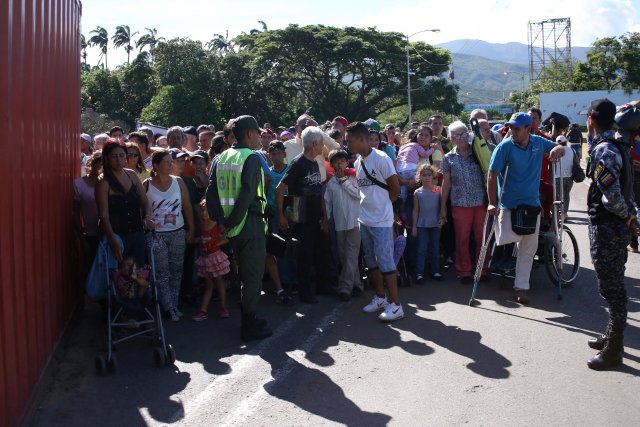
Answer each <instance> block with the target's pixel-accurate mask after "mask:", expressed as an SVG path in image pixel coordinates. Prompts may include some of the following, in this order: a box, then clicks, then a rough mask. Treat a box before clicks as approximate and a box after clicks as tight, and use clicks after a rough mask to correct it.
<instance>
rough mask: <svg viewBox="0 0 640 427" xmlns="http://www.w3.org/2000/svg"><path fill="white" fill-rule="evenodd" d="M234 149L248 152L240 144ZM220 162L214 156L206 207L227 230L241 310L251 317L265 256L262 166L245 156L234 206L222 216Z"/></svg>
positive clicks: (258, 295) (257, 160)
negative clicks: (235, 270)
mask: <svg viewBox="0 0 640 427" xmlns="http://www.w3.org/2000/svg"><path fill="white" fill-rule="evenodd" d="M234 148H235V149H238V150H239V149H247V150H248V148H247V147H246V146H243V145H241V144H238V145H237V146H236V147H234ZM223 154H224V153H223ZM219 162H220V157H217V158H216V159H214V163H213V164H212V165H211V175H210V180H209V187H208V188H207V193H206V200H207V208H208V211H209V216H210V217H211V218H212V219H213V220H214V221H216V222H217V223H219V224H222V225H224V227H225V228H226V229H227V230H228V234H229V235H228V238H229V244H230V245H231V248H232V249H233V255H234V257H235V259H236V261H237V263H238V273H239V276H240V280H241V282H242V311H243V314H244V315H246V316H254V315H255V313H256V307H257V306H258V301H259V299H260V292H261V288H262V277H263V275H264V260H265V257H266V228H265V227H266V223H265V219H264V215H263V214H264V198H263V197H260V196H259V194H264V190H263V191H260V190H259V189H260V188H263V186H264V180H263V176H262V165H261V163H260V159H259V158H258V156H257V155H255V154H252V155H249V156H247V157H246V159H245V161H244V164H243V165H242V172H241V175H240V188H239V192H238V193H237V197H235V198H234V202H233V207H232V208H231V209H229V208H227V211H228V212H229V213H228V214H227V215H225V212H224V210H223V206H222V204H221V202H220V194H221V193H225V188H224V185H225V184H224V183H221V182H219V179H218V175H219V174H220V170H219ZM221 184H222V186H221ZM243 221H244V225H243V224H242V222H243ZM234 229H235V230H234ZM235 233H237V234H235ZM231 234H235V235H231Z"/></svg>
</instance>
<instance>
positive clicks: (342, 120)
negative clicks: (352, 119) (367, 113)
mask: <svg viewBox="0 0 640 427" xmlns="http://www.w3.org/2000/svg"><path fill="white" fill-rule="evenodd" d="M333 121H334V122H335V121H338V122H340V123H342V126H347V125H349V120H347V119H345V118H344V117H342V116H337V117H335V118H334V119H333Z"/></svg>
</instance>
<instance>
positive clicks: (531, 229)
mask: <svg viewBox="0 0 640 427" xmlns="http://www.w3.org/2000/svg"><path fill="white" fill-rule="evenodd" d="M540 211H541V209H540V206H529V205H520V206H518V207H517V208H515V209H511V229H512V230H513V232H514V233H516V234H518V235H520V236H527V235H529V234H533V233H535V232H536V225H537V224H538V215H540Z"/></svg>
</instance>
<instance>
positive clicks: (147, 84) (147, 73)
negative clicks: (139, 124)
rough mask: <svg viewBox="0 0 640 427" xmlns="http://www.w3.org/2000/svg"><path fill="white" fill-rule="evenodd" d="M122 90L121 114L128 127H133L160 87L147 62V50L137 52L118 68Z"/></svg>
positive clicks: (153, 71) (154, 73)
mask: <svg viewBox="0 0 640 427" xmlns="http://www.w3.org/2000/svg"><path fill="white" fill-rule="evenodd" d="M118 77H119V79H120V84H121V90H122V105H121V108H122V116H123V119H124V120H126V122H127V124H128V125H129V126H130V127H132V128H133V127H134V124H135V121H136V119H139V118H140V115H141V113H142V109H143V108H144V107H145V106H147V105H148V104H149V103H150V102H151V99H152V98H153V96H154V95H155V94H156V93H158V90H159V89H160V80H159V79H158V76H157V74H156V72H155V70H154V69H153V67H152V66H151V64H150V63H149V56H148V53H147V52H142V53H141V54H139V55H138V56H137V57H136V58H135V59H134V60H133V62H132V63H131V65H125V66H124V67H122V68H121V69H120V70H118Z"/></svg>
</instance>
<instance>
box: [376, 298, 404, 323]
mask: <svg viewBox="0 0 640 427" xmlns="http://www.w3.org/2000/svg"><path fill="white" fill-rule="evenodd" d="M403 317H404V311H403V310H402V304H396V303H395V302H390V303H389V304H387V306H386V307H385V308H384V311H383V312H382V313H380V316H378V319H380V320H382V321H383V322H392V321H394V320H398V319H402V318H403Z"/></svg>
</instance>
